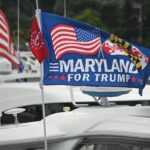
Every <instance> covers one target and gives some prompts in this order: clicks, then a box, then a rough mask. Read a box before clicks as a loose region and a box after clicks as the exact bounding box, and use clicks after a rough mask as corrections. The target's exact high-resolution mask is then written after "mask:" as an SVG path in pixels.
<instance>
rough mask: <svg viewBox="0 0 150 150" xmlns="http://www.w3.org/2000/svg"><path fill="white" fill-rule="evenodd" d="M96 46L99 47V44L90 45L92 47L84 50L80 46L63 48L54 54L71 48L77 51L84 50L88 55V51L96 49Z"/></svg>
mask: <svg viewBox="0 0 150 150" xmlns="http://www.w3.org/2000/svg"><path fill="white" fill-rule="evenodd" d="M98 45H100V43H97V44H96V45H94V44H93V45H91V46H92V47H90V48H85V47H82V46H80V47H77V46H66V47H65V48H61V49H60V50H58V51H57V52H56V54H58V53H59V52H61V51H63V50H66V49H68V48H72V49H74V48H75V49H78V50H79V51H81V50H85V51H86V52H87V53H88V51H90V50H92V49H94V48H96V47H97V46H98ZM86 52H85V53H86Z"/></svg>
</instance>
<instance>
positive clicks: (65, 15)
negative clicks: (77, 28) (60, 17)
mask: <svg viewBox="0 0 150 150" xmlns="http://www.w3.org/2000/svg"><path fill="white" fill-rule="evenodd" d="M64 17H67V14H66V0H64Z"/></svg>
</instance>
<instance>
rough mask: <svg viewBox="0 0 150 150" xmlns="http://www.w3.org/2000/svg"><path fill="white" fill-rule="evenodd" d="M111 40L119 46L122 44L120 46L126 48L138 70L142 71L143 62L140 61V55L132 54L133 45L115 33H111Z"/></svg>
mask: <svg viewBox="0 0 150 150" xmlns="http://www.w3.org/2000/svg"><path fill="white" fill-rule="evenodd" d="M109 40H110V41H111V42H112V43H114V44H117V45H118V46H120V47H122V48H124V49H125V55H126V56H128V57H129V58H130V60H131V61H132V62H133V64H134V65H135V66H136V68H137V70H138V71H139V72H140V71H141V69H142V64H141V62H140V60H139V58H138V57H136V56H134V55H132V54H131V51H132V45H131V44H130V43H128V42H126V41H124V40H123V39H121V38H119V37H118V36H116V35H114V34H111V35H110V37H109Z"/></svg>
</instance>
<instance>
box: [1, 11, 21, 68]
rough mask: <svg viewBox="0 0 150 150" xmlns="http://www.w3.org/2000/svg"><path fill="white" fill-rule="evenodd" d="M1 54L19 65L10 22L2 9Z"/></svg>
mask: <svg viewBox="0 0 150 150" xmlns="http://www.w3.org/2000/svg"><path fill="white" fill-rule="evenodd" d="M0 56H1V57H4V58H6V59H8V60H9V61H10V62H11V63H13V64H14V65H16V66H18V65H19V61H18V60H17V58H16V53H15V49H14V46H13V45H12V43H11V39H10V29H9V23H8V21H7V19H6V17H5V15H4V13H3V12H2V10H0Z"/></svg>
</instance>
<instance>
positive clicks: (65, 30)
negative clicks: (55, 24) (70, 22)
mask: <svg viewBox="0 0 150 150" xmlns="http://www.w3.org/2000/svg"><path fill="white" fill-rule="evenodd" d="M61 32H70V33H75V31H74V30H73V31H72V29H65V28H64V29H59V30H57V31H55V32H54V33H53V34H52V32H51V36H52V37H53V36H54V35H56V34H57V33H61Z"/></svg>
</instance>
